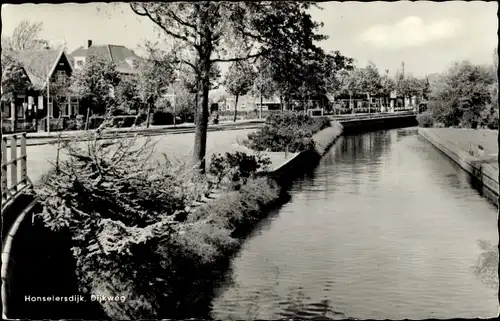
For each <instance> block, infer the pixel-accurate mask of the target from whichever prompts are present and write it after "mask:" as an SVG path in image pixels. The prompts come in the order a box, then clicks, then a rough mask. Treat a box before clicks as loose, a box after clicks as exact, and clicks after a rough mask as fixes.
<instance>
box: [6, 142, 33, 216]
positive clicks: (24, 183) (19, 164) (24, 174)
mask: <svg viewBox="0 0 500 321" xmlns="http://www.w3.org/2000/svg"><path fill="white" fill-rule="evenodd" d="M18 142H19V146H18ZM7 147H10V157H8V154H9V153H8V152H7V151H8V149H7ZM18 149H19V150H20V151H19V152H20V153H19V155H18ZM27 156H28V155H27V153H26V133H18V134H12V135H4V136H3V137H2V210H3V209H4V207H5V205H6V204H8V203H9V201H10V200H12V199H14V198H15V197H16V195H17V194H19V193H20V192H22V191H23V190H24V189H25V188H27V187H28V186H30V185H31V181H30V179H29V178H28V164H27ZM19 171H20V173H19ZM8 174H10V175H8ZM18 174H20V175H18Z"/></svg>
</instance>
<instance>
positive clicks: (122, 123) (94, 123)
mask: <svg viewBox="0 0 500 321" xmlns="http://www.w3.org/2000/svg"><path fill="white" fill-rule="evenodd" d="M145 120H146V115H144V114H139V115H127V116H112V117H108V116H93V117H90V119H89V126H88V128H89V129H96V128H99V127H101V126H102V125H103V123H104V122H105V121H110V122H111V124H110V126H111V127H119V128H128V127H132V126H133V125H139V124H141V123H142V122H144V121H145Z"/></svg>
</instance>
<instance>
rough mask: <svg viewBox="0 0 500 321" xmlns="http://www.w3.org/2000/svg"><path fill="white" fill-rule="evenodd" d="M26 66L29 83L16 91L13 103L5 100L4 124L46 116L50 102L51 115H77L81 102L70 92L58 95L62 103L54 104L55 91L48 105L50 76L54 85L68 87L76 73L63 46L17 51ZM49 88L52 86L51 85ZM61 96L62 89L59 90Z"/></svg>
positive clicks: (18, 57) (16, 57)
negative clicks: (70, 78) (57, 48)
mask: <svg viewBox="0 0 500 321" xmlns="http://www.w3.org/2000/svg"><path fill="white" fill-rule="evenodd" d="M14 58H15V59H17V60H18V61H19V62H20V63H21V65H22V66H23V69H24V71H25V72H26V75H27V76H28V78H29V81H30V84H27V87H26V89H25V90H23V91H21V92H18V93H15V95H14V100H13V101H12V102H11V103H10V106H9V105H7V104H6V103H4V102H2V117H3V118H4V119H5V121H4V123H8V122H10V123H12V124H14V123H16V122H17V121H19V122H26V121H31V120H33V119H41V118H44V117H46V116H47V110H48V109H47V105H49V107H50V108H49V109H50V111H51V117H52V118H59V117H70V116H74V115H76V114H78V107H79V101H78V99H77V98H76V97H72V96H70V95H68V94H65V95H66V96H59V97H58V99H57V100H56V102H57V103H59V104H60V105H59V106H57V105H54V104H53V102H54V99H53V96H52V95H53V94H54V93H52V95H51V96H50V99H49V102H48V104H47V98H46V89H47V79H49V81H50V84H53V85H56V86H55V87H59V88H64V87H65V86H69V77H70V76H71V74H72V73H73V67H72V65H71V63H70V58H69V57H68V55H67V54H66V53H65V52H64V50H63V49H61V50H55V49H51V50H48V49H44V50H27V51H22V52H18V53H17V54H16V55H15V57H14ZM49 90H50V86H49ZM58 94H59V95H61V92H60V93H58Z"/></svg>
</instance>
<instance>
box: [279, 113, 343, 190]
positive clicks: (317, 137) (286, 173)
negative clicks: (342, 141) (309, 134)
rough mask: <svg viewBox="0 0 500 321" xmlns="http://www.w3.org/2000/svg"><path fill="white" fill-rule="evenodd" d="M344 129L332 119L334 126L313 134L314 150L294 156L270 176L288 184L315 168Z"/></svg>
mask: <svg viewBox="0 0 500 321" xmlns="http://www.w3.org/2000/svg"><path fill="white" fill-rule="evenodd" d="M342 130H343V128H342V125H341V124H340V123H339V122H336V121H332V127H328V128H325V129H323V130H321V131H319V132H317V133H316V134H314V135H313V140H314V143H315V145H316V149H315V150H314V151H303V152H300V153H298V154H296V155H294V156H292V157H291V158H289V159H287V160H286V161H285V162H284V163H283V164H281V165H280V166H278V167H277V168H276V169H275V170H274V171H273V172H271V173H270V176H271V177H272V178H274V179H275V180H277V181H278V182H279V183H280V184H287V183H288V182H290V181H291V180H293V179H294V178H295V177H296V176H297V175H300V174H302V173H304V171H307V170H311V169H314V167H315V166H316V165H317V164H318V162H319V160H320V159H321V156H323V155H324V154H325V153H326V152H327V151H328V149H329V148H330V147H331V146H332V145H333V143H335V141H336V140H337V138H339V137H340V135H341V134H342Z"/></svg>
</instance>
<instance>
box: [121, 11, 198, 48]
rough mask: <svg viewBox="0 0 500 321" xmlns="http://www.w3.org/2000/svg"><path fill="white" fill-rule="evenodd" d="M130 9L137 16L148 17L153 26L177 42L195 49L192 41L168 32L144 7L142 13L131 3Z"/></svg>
mask: <svg viewBox="0 0 500 321" xmlns="http://www.w3.org/2000/svg"><path fill="white" fill-rule="evenodd" d="M130 9H132V11H133V12H134V13H135V14H137V15H139V16H143V17H148V18H149V19H150V20H151V21H152V22H153V23H154V24H156V25H157V26H158V27H160V29H161V30H163V31H164V32H165V33H166V34H168V35H170V36H172V37H174V38H176V39H179V40H182V41H185V42H187V43H189V44H190V45H192V46H194V47H196V46H197V45H196V43H194V42H193V41H191V40H190V39H189V38H188V37H186V36H182V35H179V34H176V33H174V32H172V31H170V30H168V29H167V28H166V27H165V26H164V25H163V24H162V23H161V21H159V20H158V19H155V18H154V17H153V16H152V15H151V13H150V12H149V11H148V10H147V9H146V8H144V7H142V9H143V10H144V12H140V11H139V10H137V9H136V8H134V5H133V3H130Z"/></svg>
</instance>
